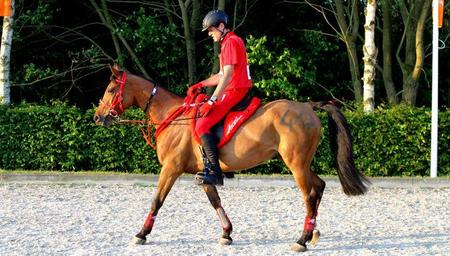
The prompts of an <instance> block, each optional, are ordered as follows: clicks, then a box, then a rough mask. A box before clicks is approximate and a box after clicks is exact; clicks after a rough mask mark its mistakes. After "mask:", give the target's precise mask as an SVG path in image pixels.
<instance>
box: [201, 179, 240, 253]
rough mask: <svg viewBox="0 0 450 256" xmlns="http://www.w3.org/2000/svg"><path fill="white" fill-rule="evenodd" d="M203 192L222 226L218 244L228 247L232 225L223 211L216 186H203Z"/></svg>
mask: <svg viewBox="0 0 450 256" xmlns="http://www.w3.org/2000/svg"><path fill="white" fill-rule="evenodd" d="M203 190H204V191H205V193H206V196H208V199H209V202H210V203H211V205H212V206H213V207H214V209H215V210H216V212H217V215H218V216H219V220H220V223H221V225H222V230H223V233H222V237H221V238H220V239H219V244H221V245H230V244H231V243H232V242H233V239H231V236H230V235H231V232H232V231H233V225H232V224H231V221H230V219H229V218H228V216H227V214H226V213H225V210H224V209H223V207H222V203H221V201H220V197H219V193H218V192H217V189H216V186H213V185H208V184H203Z"/></svg>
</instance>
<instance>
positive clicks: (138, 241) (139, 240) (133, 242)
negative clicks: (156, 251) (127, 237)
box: [130, 236, 146, 245]
mask: <svg viewBox="0 0 450 256" xmlns="http://www.w3.org/2000/svg"><path fill="white" fill-rule="evenodd" d="M145 240H146V239H142V238H140V237H137V236H135V237H133V239H131V241H130V244H131V245H137V244H145Z"/></svg>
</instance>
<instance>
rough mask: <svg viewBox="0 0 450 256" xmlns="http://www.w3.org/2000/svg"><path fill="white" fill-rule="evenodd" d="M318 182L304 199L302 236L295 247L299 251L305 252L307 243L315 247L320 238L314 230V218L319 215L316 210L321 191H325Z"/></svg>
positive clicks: (321, 183)
mask: <svg viewBox="0 0 450 256" xmlns="http://www.w3.org/2000/svg"><path fill="white" fill-rule="evenodd" d="M317 178H318V177H317ZM318 180H319V181H321V182H320V184H318V185H317V186H316V187H315V188H314V187H313V188H311V191H310V192H309V194H308V195H307V196H306V199H305V202H306V208H307V215H306V217H305V223H304V227H303V232H302V235H301V237H300V239H299V240H298V241H297V243H296V244H298V245H300V246H296V247H298V248H300V251H303V250H306V243H307V242H310V243H311V244H312V245H313V246H315V245H316V243H317V240H318V239H319V237H320V232H319V231H318V230H316V229H315V227H316V217H317V215H318V213H319V212H318V208H319V204H320V200H321V199H322V195H323V191H324V190H325V182H324V181H322V180H321V179H318ZM293 249H294V248H293Z"/></svg>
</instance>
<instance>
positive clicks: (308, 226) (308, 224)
mask: <svg viewBox="0 0 450 256" xmlns="http://www.w3.org/2000/svg"><path fill="white" fill-rule="evenodd" d="M315 226H316V218H311V217H309V216H306V217H305V226H304V227H303V230H304V231H305V232H308V233H309V232H312V231H313V230H314V227H315Z"/></svg>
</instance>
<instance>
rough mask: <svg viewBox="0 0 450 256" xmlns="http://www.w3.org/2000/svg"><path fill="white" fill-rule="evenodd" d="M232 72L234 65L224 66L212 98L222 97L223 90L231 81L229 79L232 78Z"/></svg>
mask: <svg viewBox="0 0 450 256" xmlns="http://www.w3.org/2000/svg"><path fill="white" fill-rule="evenodd" d="M233 72H234V65H225V66H224V67H223V75H222V76H220V75H219V77H218V78H219V83H218V84H217V87H216V90H215V91H214V93H213V96H216V97H217V98H220V96H221V95H222V92H223V90H225V88H226V87H227V85H228V83H229V82H230V80H231V77H232V76H233Z"/></svg>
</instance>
